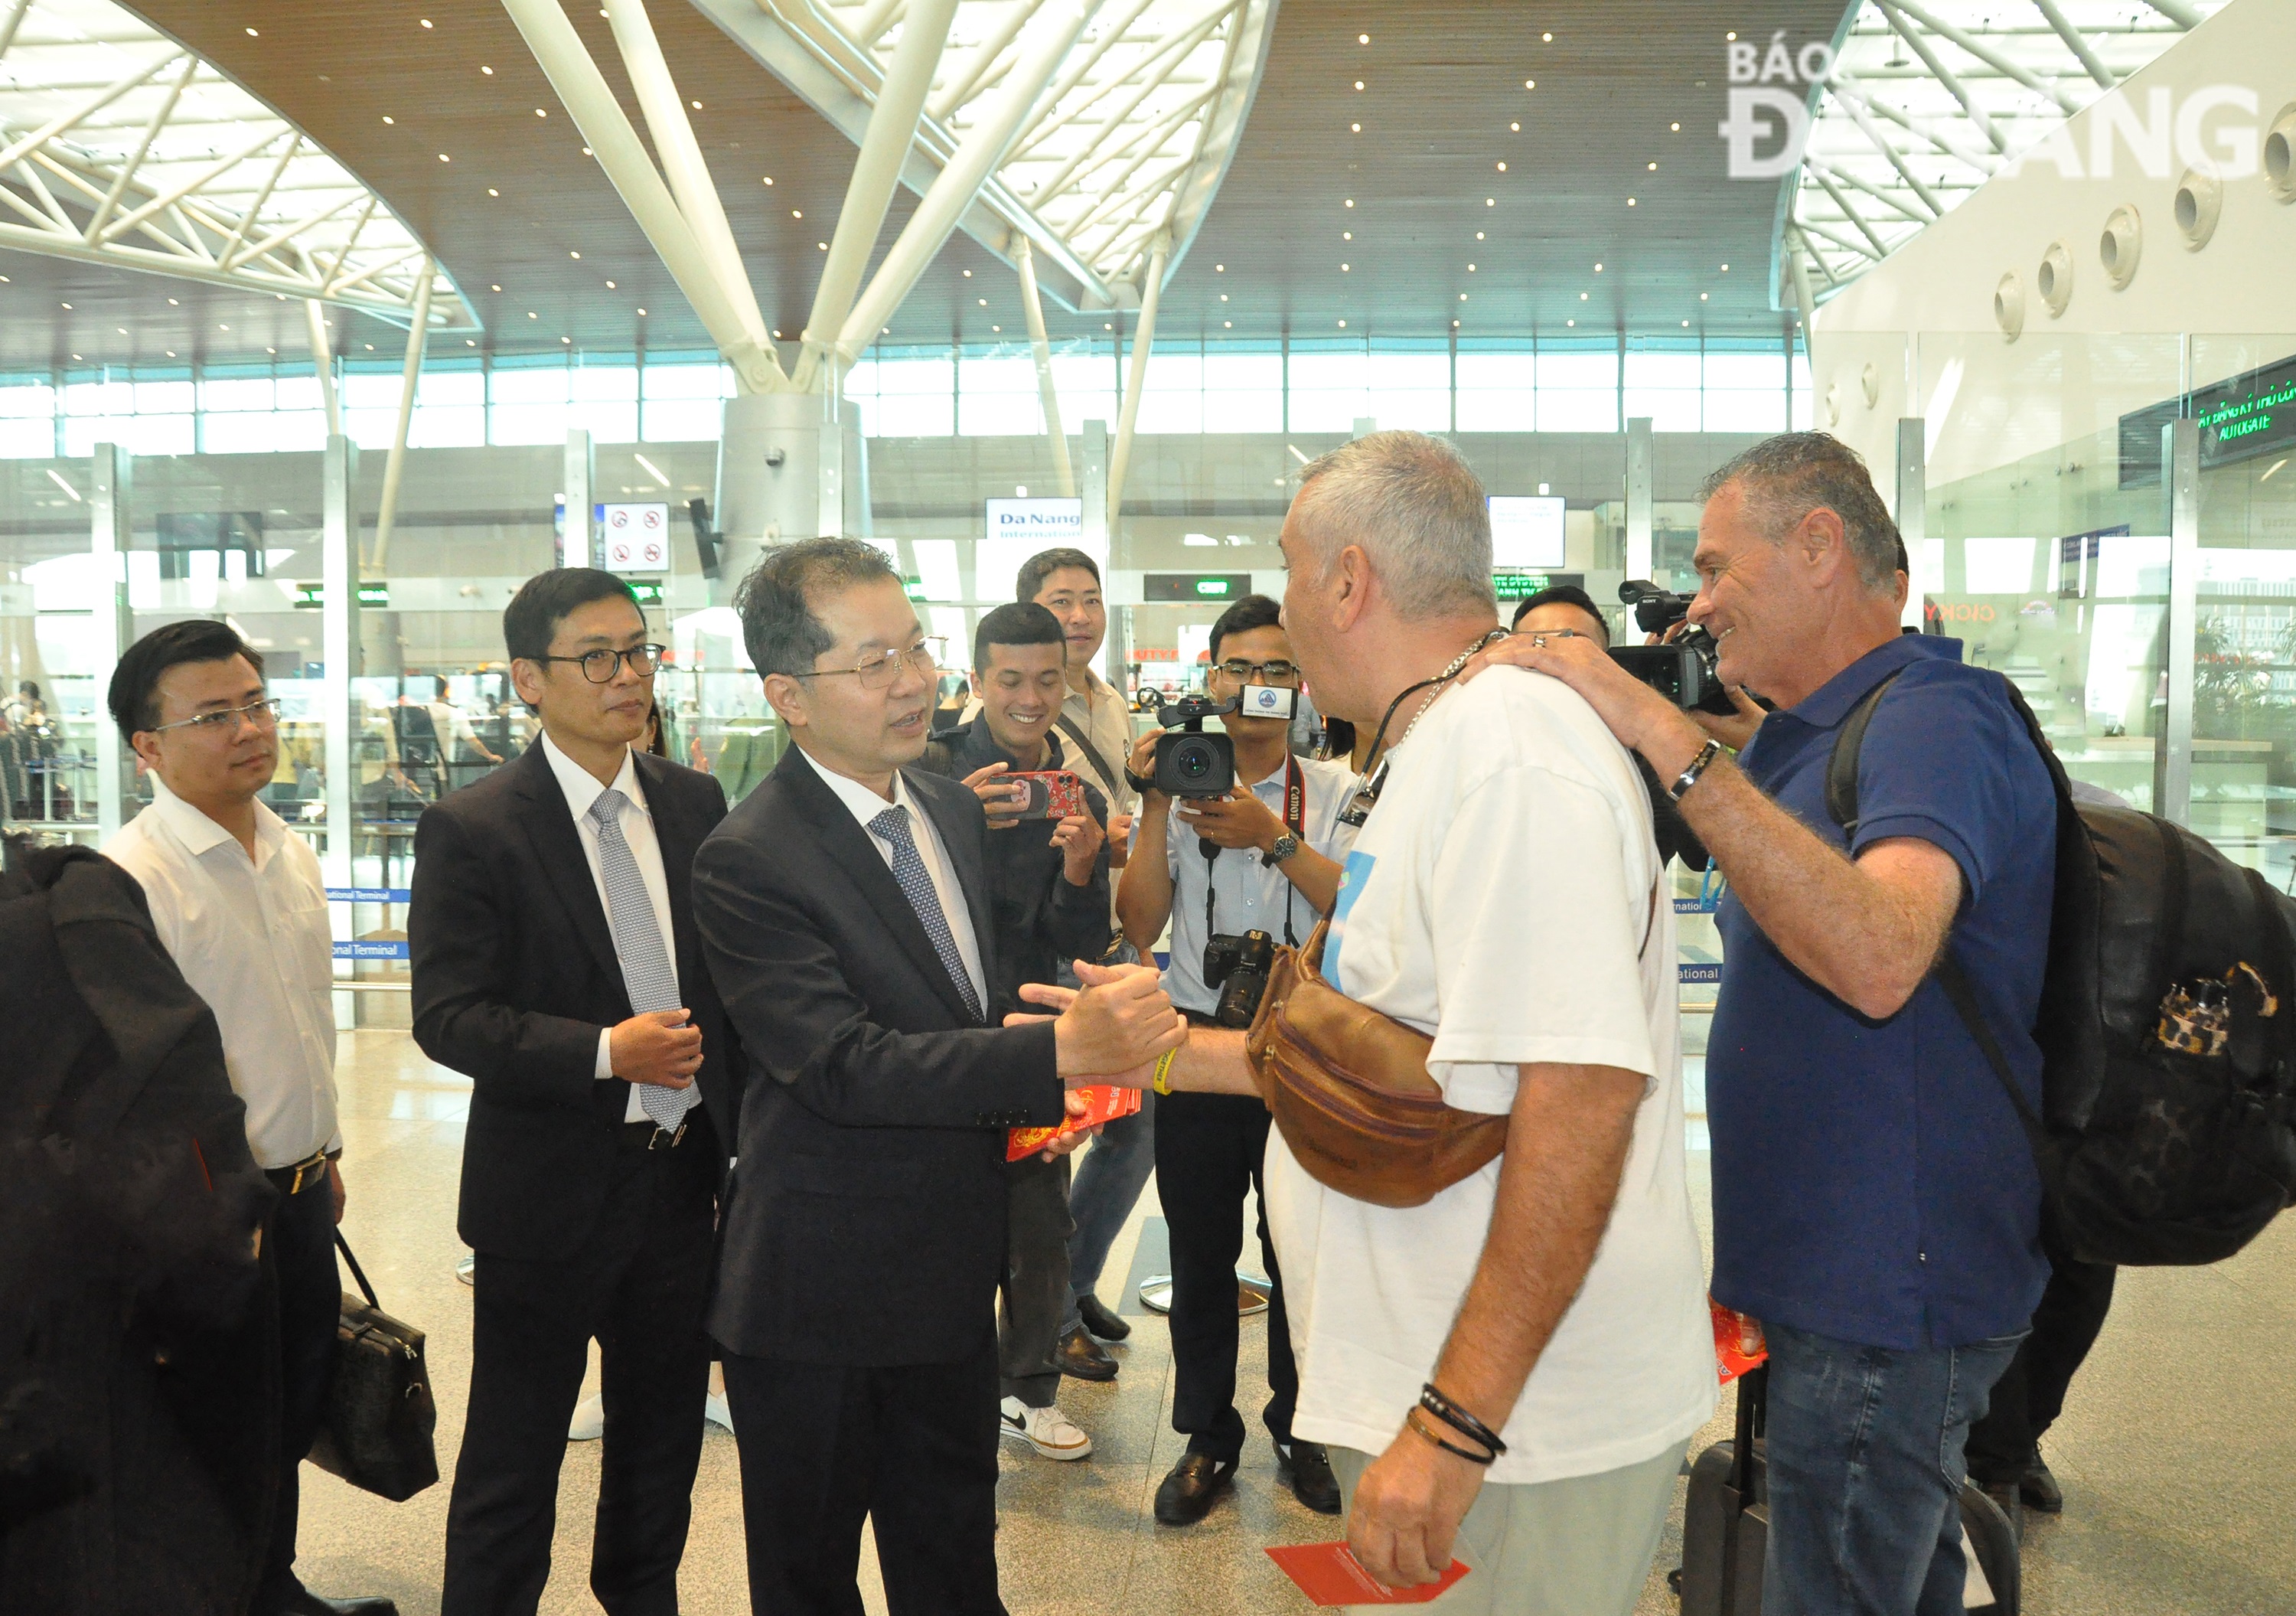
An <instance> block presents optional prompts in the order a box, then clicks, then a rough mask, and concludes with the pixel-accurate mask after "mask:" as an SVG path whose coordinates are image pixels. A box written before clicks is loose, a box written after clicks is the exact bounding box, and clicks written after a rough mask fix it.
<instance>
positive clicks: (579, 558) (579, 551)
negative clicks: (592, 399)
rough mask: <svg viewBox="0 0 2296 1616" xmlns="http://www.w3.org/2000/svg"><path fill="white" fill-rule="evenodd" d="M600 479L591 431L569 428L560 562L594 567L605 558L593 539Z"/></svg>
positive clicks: (573, 565) (567, 564)
mask: <svg viewBox="0 0 2296 1616" xmlns="http://www.w3.org/2000/svg"><path fill="white" fill-rule="evenodd" d="M597 480H598V462H597V457H596V456H595V455H594V454H593V453H592V452H591V448H590V434H589V432H588V431H586V430H585V429H583V428H581V427H578V426H576V427H569V428H567V430H566V494H565V499H566V537H565V539H564V542H563V543H562V545H561V546H560V547H559V554H560V557H561V559H560V562H559V564H560V565H561V566H564V567H594V566H596V565H597V564H598V563H599V562H600V561H602V560H603V559H604V558H603V557H602V556H601V555H599V554H598V553H597V551H596V549H595V548H594V546H592V544H591V542H590V538H591V531H590V518H591V513H592V511H593V509H594V506H595V504H596V502H597V496H596V494H595V493H594V490H593V487H592V485H594V483H595V482H596V481H597Z"/></svg>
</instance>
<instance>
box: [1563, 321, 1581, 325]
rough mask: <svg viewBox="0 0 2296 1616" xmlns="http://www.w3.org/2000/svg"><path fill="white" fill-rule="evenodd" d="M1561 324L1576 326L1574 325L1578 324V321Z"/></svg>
mask: <svg viewBox="0 0 2296 1616" xmlns="http://www.w3.org/2000/svg"><path fill="white" fill-rule="evenodd" d="M1562 323H1563V324H1565V325H1576V324H1579V322H1578V321H1576V320H1565V321H1563V322H1562Z"/></svg>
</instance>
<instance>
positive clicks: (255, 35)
mask: <svg viewBox="0 0 2296 1616" xmlns="http://www.w3.org/2000/svg"><path fill="white" fill-rule="evenodd" d="M247 37H249V38H250V39H260V38H261V37H263V36H261V35H260V34H258V33H257V32H256V31H255V30H254V29H248V30H247ZM72 357H73V358H75V359H77V358H78V357H79V356H78V354H74V355H73V356H72Z"/></svg>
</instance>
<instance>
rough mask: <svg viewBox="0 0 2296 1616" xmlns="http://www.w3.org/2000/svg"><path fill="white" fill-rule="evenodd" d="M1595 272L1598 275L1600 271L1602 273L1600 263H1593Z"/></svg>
mask: <svg viewBox="0 0 2296 1616" xmlns="http://www.w3.org/2000/svg"><path fill="white" fill-rule="evenodd" d="M1602 273H1603V267H1602V266H1601V265H1600V264H1597V265H1595V274H1596V275H1600V274H1602Z"/></svg>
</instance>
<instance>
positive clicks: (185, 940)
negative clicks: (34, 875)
mask: <svg viewBox="0 0 2296 1616" xmlns="http://www.w3.org/2000/svg"><path fill="white" fill-rule="evenodd" d="M103 852H104V855H105V857H109V858H110V859H111V861H112V862H113V863H115V864H117V865H119V866H120V867H121V868H122V869H124V870H126V871H127V873H128V874H131V875H133V876H134V877H135V880H136V882H137V883H138V884H139V885H141V886H142V887H143V896H144V898H145V899H146V900H147V901H148V902H149V903H150V904H151V906H152V924H153V925H154V927H156V928H157V930H158V931H159V933H160V945H161V947H165V948H166V949H167V950H168V955H169V956H171V957H172V958H173V959H174V960H175V962H176V969H178V970H180V971H181V972H183V973H184V980H185V981H187V982H189V983H190V984H191V985H192V990H193V992H195V993H197V994H198V995H199V996H200V997H201V998H203V999H205V1000H206V1001H207V1004H208V1008H209V1009H210V1010H212V1011H214V1012H215V1018H216V1024H217V1027H218V1028H220V1029H222V1032H223V1058H224V1066H225V1070H227V1071H228V1072H229V1073H230V1076H231V1087H232V1092H233V1093H234V1094H236V1095H239V1097H240V1099H241V1101H242V1103H244V1104H245V1105H246V1107H247V1144H248V1148H249V1150H250V1151H252V1152H253V1153H254V1155H255V1160H256V1162H257V1164H258V1166H261V1167H266V1168H275V1167H292V1166H294V1165H295V1164H296V1163H297V1162H299V1161H308V1160H309V1159H310V1158H311V1156H312V1154H313V1153H316V1152H317V1151H320V1150H326V1151H338V1150H340V1149H341V1148H342V1143H343V1141H342V1135H341V1134H340V1132H339V1131H337V1129H336V1127H335V998H334V988H335V967H334V940H333V935H332V931H331V929H330V927H329V925H328V922H327V888H326V883H325V882H324V881H323V880H322V879H321V878H320V874H319V860H318V856H317V855H316V854H315V853H313V852H312V851H311V848H310V844H309V843H308V842H307V841H304V840H303V839H302V838H301V837H300V836H298V835H296V834H294V833H292V832H291V831H290V830H288V828H287V826H286V824H285V822H284V821H283V820H282V819H281V818H280V817H279V816H278V815H276V814H275V813H273V812H272V811H271V810H270V809H269V808H266V807H264V806H263V804H262V803H260V802H258V803H257V804H256V805H255V855H254V857H251V858H250V857H249V856H248V852H247V849H245V848H242V846H240V844H239V841H238V839H237V838H236V837H234V835H233V834H232V833H230V832H229V831H226V830H225V829H224V828H223V826H221V825H219V824H217V823H216V822H215V821H214V820H212V819H210V818H209V817H208V816H206V815H205V814H202V813H201V812H200V811H199V809H197V808H193V807H192V805H191V804H189V803H188V802H185V801H184V800H183V799H181V798H180V797H177V796H176V794H175V793H174V792H171V791H169V790H168V787H167V785H166V784H165V783H163V782H162V781H161V780H160V778H159V776H157V775H153V776H152V806H151V807H149V808H145V809H144V810H143V812H142V813H140V814H138V815H136V816H135V818H134V819H132V820H130V821H129V822H128V823H127V824H125V825H123V826H122V827H120V831H119V834H118V835H116V836H114V837H113V838H112V839H111V841H109V842H106V843H105V844H104V848H103Z"/></svg>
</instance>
